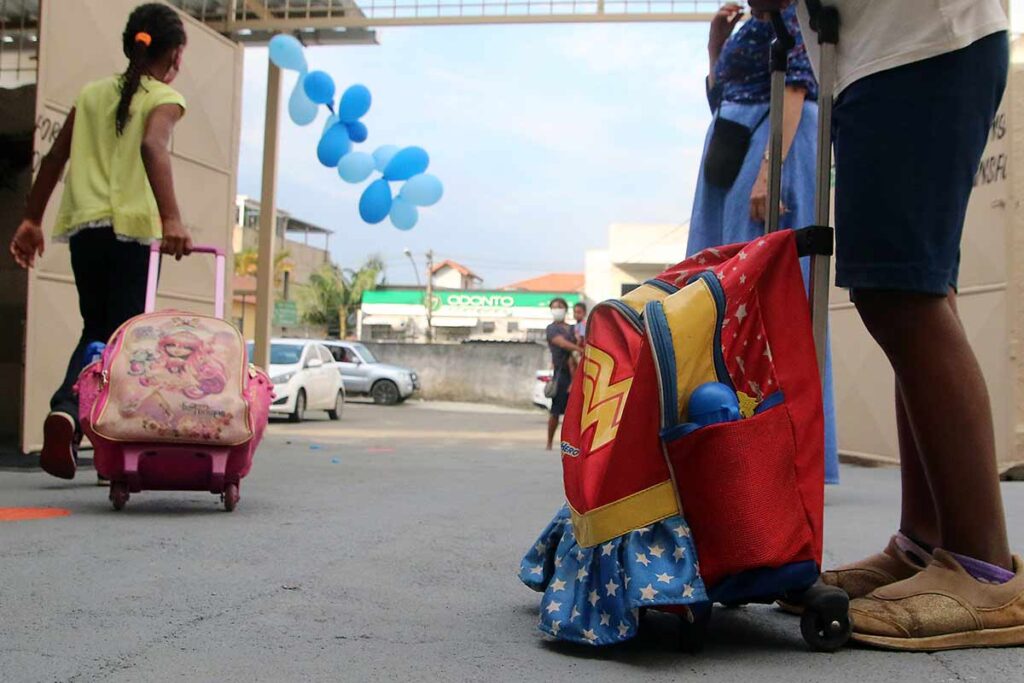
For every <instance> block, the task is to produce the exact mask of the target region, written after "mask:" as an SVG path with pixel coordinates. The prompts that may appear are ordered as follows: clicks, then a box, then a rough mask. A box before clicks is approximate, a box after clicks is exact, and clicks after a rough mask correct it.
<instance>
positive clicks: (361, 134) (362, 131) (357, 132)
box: [345, 121, 370, 142]
mask: <svg viewBox="0 0 1024 683" xmlns="http://www.w3.org/2000/svg"><path fill="white" fill-rule="evenodd" d="M345 127H346V128H348V137H349V139H350V140H352V142H366V138H368V137H370V131H368V130H366V125H365V124H363V122H362V121H353V122H352V123H346V124H345Z"/></svg>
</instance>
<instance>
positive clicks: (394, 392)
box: [370, 379, 401, 406]
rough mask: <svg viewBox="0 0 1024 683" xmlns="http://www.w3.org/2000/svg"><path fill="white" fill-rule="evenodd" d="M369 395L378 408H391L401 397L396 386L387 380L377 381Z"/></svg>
mask: <svg viewBox="0 0 1024 683" xmlns="http://www.w3.org/2000/svg"><path fill="white" fill-rule="evenodd" d="M370 395H371V396H373V402H374V403H376V404H377V405H380V406H393V405H395V404H396V403H398V399H399V398H400V397H401V394H399V393H398V385H397V384H395V383H394V382H392V381H391V380H389V379H382V380H378V381H377V383H376V384H374V385H373V389H371V390H370Z"/></svg>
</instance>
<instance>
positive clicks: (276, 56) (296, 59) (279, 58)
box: [270, 33, 308, 73]
mask: <svg viewBox="0 0 1024 683" xmlns="http://www.w3.org/2000/svg"><path fill="white" fill-rule="evenodd" d="M270 61H271V62H273V63H274V64H275V65H276V66H277V67H278V68H281V69H286V70H288V71H298V72H299V73H306V69H307V68H308V67H307V66H306V55H305V54H304V48H303V47H302V43H300V42H299V41H298V39H297V38H296V37H295V36H289V35H286V34H283V33H282V34H280V35H276V36H274V37H273V38H271V39H270Z"/></svg>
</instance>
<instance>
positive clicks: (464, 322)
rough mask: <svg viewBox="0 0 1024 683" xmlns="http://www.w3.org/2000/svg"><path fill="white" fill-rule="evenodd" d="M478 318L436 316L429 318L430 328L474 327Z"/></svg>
mask: <svg viewBox="0 0 1024 683" xmlns="http://www.w3.org/2000/svg"><path fill="white" fill-rule="evenodd" d="M478 321H479V318H462V317H458V318H456V317H451V316H443V315H436V316H432V317H431V318H430V325H431V327H476V324H477V322H478Z"/></svg>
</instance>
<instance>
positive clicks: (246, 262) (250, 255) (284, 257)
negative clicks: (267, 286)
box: [235, 249, 295, 289]
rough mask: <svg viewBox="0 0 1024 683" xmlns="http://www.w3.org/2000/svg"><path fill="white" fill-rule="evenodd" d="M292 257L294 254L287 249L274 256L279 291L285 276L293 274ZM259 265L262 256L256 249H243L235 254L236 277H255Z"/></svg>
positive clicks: (276, 282)
mask: <svg viewBox="0 0 1024 683" xmlns="http://www.w3.org/2000/svg"><path fill="white" fill-rule="evenodd" d="M291 257H292V254H291V252H290V251H288V250H287V249H282V250H281V251H278V252H277V253H276V254H274V286H275V287H276V288H278V289H280V288H281V287H283V286H284V274H285V273H290V272H292V270H293V269H294V268H295V264H294V263H292V260H291ZM259 263H260V255H259V252H258V251H257V250H256V249H243V250H242V251H240V252H238V253H236V254H235V275H251V276H253V277H255V276H256V271H257V270H258V269H259Z"/></svg>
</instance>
